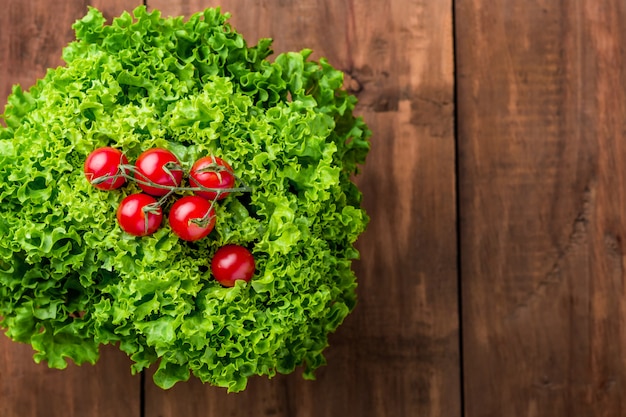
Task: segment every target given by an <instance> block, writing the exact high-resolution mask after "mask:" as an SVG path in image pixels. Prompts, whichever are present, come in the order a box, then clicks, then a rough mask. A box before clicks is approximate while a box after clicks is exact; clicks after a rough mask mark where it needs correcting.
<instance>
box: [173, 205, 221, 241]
mask: <svg viewBox="0 0 626 417" xmlns="http://www.w3.org/2000/svg"><path fill="white" fill-rule="evenodd" d="M169 221H170V226H171V228H172V231H173V232H174V233H175V234H176V235H177V236H178V237H180V238H181V239H183V240H188V241H194V240H199V239H202V238H203V237H206V236H207V235H208V234H209V233H211V230H213V227H215V210H214V209H213V208H212V207H211V203H210V202H209V201H207V200H205V199H204V198H202V197H198V196H195V195H189V196H185V197H182V198H181V199H179V200H177V201H176V202H175V203H174V204H173V205H172V208H171V209H170V214H169Z"/></svg>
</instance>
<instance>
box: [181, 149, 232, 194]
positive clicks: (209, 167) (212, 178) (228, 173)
mask: <svg viewBox="0 0 626 417" xmlns="http://www.w3.org/2000/svg"><path fill="white" fill-rule="evenodd" d="M189 183H190V184H191V186H192V187H205V188H218V189H228V188H233V187H234V185H235V174H234V172H233V169H232V168H231V167H230V165H228V163H227V162H226V161H224V160H223V159H221V158H218V157H217V156H205V157H204V158H200V159H198V160H197V161H196V162H195V163H194V164H193V166H192V167H191V171H189ZM195 194H196V195H199V196H200V197H204V198H206V199H207V200H214V199H215V198H217V199H218V200H222V199H224V198H226V196H227V195H228V193H227V192H219V193H218V192H216V191H195Z"/></svg>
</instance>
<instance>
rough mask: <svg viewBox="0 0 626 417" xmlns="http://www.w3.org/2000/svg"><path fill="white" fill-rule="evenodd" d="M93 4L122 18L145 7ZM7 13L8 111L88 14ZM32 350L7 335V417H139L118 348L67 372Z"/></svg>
mask: <svg viewBox="0 0 626 417" xmlns="http://www.w3.org/2000/svg"><path fill="white" fill-rule="evenodd" d="M90 4H92V5H94V6H96V7H99V8H101V9H102V10H104V12H105V15H106V16H109V17H110V16H113V15H117V14H119V13H120V12H121V10H123V9H124V8H125V7H126V8H132V7H134V6H135V5H136V4H137V2H136V1H129V0H126V1H124V0H117V1H113V2H110V1H109V2H107V1H104V0H101V1H96V2H91V3H90ZM2 6H3V11H2V13H0V44H1V45H3V48H0V106H1V107H2V108H4V104H5V103H6V97H7V95H8V94H9V93H10V91H11V86H12V85H13V84H21V85H22V86H23V87H24V88H28V87H29V86H31V85H32V84H33V83H34V82H35V80H36V79H37V78H40V77H42V76H43V75H44V74H45V72H46V69H47V68H49V67H55V66H58V65H61V64H62V61H61V49H62V48H63V46H64V45H66V44H67V43H68V42H69V41H70V40H72V39H73V35H74V34H73V31H72V29H71V24H72V23H73V22H74V21H75V20H76V19H78V18H80V17H82V16H83V15H84V14H85V13H86V12H87V8H86V5H85V2H84V1H63V2H50V1H45V0H34V1H28V2H24V1H21V0H4V1H3V3H2ZM32 356H33V351H32V348H31V347H30V346H28V345H23V344H18V343H15V342H12V341H10V340H9V339H8V338H7V337H5V336H4V335H2V336H0V415H1V416H3V417H18V416H19V417H35V416H37V417H55V416H64V417H83V416H94V417H105V416H106V417H108V416H110V417H113V416H120V415H123V416H131V417H132V416H139V414H140V389H141V386H140V378H139V377H138V376H137V377H131V375H130V360H129V359H128V358H126V356H125V355H124V354H123V353H121V352H119V351H118V350H117V349H116V348H114V347H111V346H109V347H105V348H103V349H101V358H100V360H99V362H98V364H97V365H96V366H90V365H84V366H82V367H78V366H73V365H70V366H69V367H68V369H66V370H63V371H59V370H52V369H49V368H48V367H47V366H46V365H45V364H40V365H37V364H35V363H34V362H33V359H32Z"/></svg>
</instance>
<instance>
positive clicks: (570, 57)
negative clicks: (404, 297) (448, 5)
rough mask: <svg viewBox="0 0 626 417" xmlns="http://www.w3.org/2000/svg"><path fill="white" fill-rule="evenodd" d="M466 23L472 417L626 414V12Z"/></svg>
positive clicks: (558, 7) (526, 11) (502, 15)
mask: <svg viewBox="0 0 626 417" xmlns="http://www.w3.org/2000/svg"><path fill="white" fill-rule="evenodd" d="M455 12H456V16H457V19H456V22H457V26H456V41H457V43H456V45H457V55H456V58H457V70H458V87H457V93H458V95H457V97H458V102H457V105H458V132H459V134H458V146H459V182H460V204H459V207H460V221H461V228H460V230H461V233H460V236H461V240H460V248H461V261H462V268H461V278H462V287H461V290H462V295H463V296H462V306H463V307H462V313H463V320H462V328H463V335H464V338H463V346H464V349H463V357H464V364H465V367H464V376H465V379H464V389H465V396H464V397H465V415H466V416H467V417H477V416H503V415H506V416H536V417H541V416H546V417H547V416H621V415H624V414H623V413H624V411H623V410H624V406H625V405H626V404H624V399H623V398H624V397H623V393H624V389H625V388H626V385H625V384H626V381H625V378H626V360H625V358H626V357H625V356H624V351H625V350H626V331H625V329H626V304H625V303H624V295H625V294H624V293H625V290H626V288H625V286H624V279H625V275H624V261H625V259H626V258H625V257H624V248H623V244H622V242H623V238H624V236H625V233H626V217H625V216H624V213H625V208H626V206H625V204H626V171H624V168H623V167H624V166H625V164H626V142H625V140H624V139H625V138H624V133H625V129H624V128H625V124H624V120H626V94H625V93H624V89H623V88H622V86H623V85H624V84H625V82H626V78H625V77H626V73H625V70H624V67H625V65H626V52H625V50H624V48H623V45H624V41H625V40H626V30H625V26H624V24H623V22H624V21H626V4H625V3H624V2H623V1H620V0H610V1H605V2H597V1H595V0H581V1H574V2H547V1H539V0H531V1H526V0H524V1H522V0H511V1H509V0H496V1H489V2H487V1H484V0H468V1H457V3H456V11H455Z"/></svg>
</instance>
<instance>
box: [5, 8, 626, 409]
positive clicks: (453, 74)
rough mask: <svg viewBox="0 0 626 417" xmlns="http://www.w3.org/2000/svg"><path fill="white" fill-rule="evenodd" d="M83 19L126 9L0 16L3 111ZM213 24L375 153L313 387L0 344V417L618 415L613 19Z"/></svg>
mask: <svg viewBox="0 0 626 417" xmlns="http://www.w3.org/2000/svg"><path fill="white" fill-rule="evenodd" d="M86 3H89V4H90V5H93V6H96V7H98V8H100V9H101V10H103V11H104V13H105V15H106V16H107V17H109V18H111V17H113V16H116V15H118V14H120V13H121V12H122V11H123V10H132V9H133V8H134V7H136V6H138V5H139V4H141V2H139V1H136V0H114V1H106V0H92V1H90V2H85V1H82V0H65V1H52V0H31V1H23V0H3V1H2V13H0V45H2V47H1V48H0V97H1V98H0V102H2V103H4V100H5V98H6V96H7V95H8V93H9V91H10V88H11V85H12V84H15V83H20V84H21V85H23V86H24V87H28V86H30V85H32V84H33V83H34V81H35V80H36V79H37V78H39V77H41V76H43V74H44V73H45V70H46V68H48V67H52V66H56V65H60V64H61V63H62V62H61V59H60V57H61V49H62V47H63V46H64V45H65V44H67V43H68V42H69V41H70V40H71V39H72V37H73V32H72V30H71V23H72V22H74V21H75V20H76V19H78V18H80V17H82V16H83V15H84V14H85V13H86V5H85V4H86ZM146 3H147V6H148V7H149V8H150V9H153V8H158V9H161V10H162V11H163V14H165V15H181V14H182V15H189V14H190V13H192V12H195V11H199V10H201V9H203V8H204V7H209V6H217V5H218V2H216V1H209V0H205V1H203V0H185V1H184V0H148V1H147V2H146ZM219 5H221V6H222V10H223V11H228V12H231V13H232V15H233V17H232V19H231V23H232V24H233V26H234V27H235V28H236V29H237V30H238V31H240V32H242V33H243V34H244V36H246V39H248V41H249V43H254V42H255V41H256V40H257V39H259V38H261V37H272V38H274V39H275V43H274V49H275V51H276V52H282V51H287V50H300V49H302V48H312V49H313V50H314V51H315V55H314V57H315V58H319V57H322V56H324V57H327V58H328V59H329V60H330V62H331V63H332V64H333V65H335V66H336V67H338V68H339V69H341V70H343V71H344V72H345V73H346V87H347V88H348V89H349V90H351V91H352V92H353V93H355V94H356V95H357V96H358V97H359V100H360V102H359V103H360V104H359V107H358V114H359V115H362V116H363V117H364V118H365V119H366V121H367V123H368V124H369V126H370V128H371V129H372V130H373V133H374V135H373V137H372V151H371V154H370V156H369V158H368V161H367V165H366V167H365V169H364V170H363V173H362V175H360V176H359V177H358V178H357V182H358V184H359V186H360V187H361V189H362V191H363V192H364V205H365V208H366V209H367V211H368V213H369V214H370V216H371V218H372V221H371V224H370V226H369V228H368V230H367V232H366V233H365V234H364V235H363V236H362V237H361V239H360V240H359V242H358V248H359V249H360V251H361V256H362V260H361V261H359V262H357V263H355V265H354V268H355V271H356V273H357V275H358V277H359V288H358V294H359V304H358V306H357V308H356V310H355V311H354V313H353V314H352V315H350V316H349V318H348V319H347V320H346V322H345V323H344V324H343V325H342V326H341V327H340V328H339V330H338V332H337V333H336V334H334V335H332V337H331V346H330V347H329V348H328V349H327V351H326V356H327V359H328V366H326V367H323V368H321V369H320V370H319V371H318V373H317V380H316V381H314V382H311V381H304V380H303V379H302V378H301V377H300V374H299V373H298V372H296V373H295V374H293V375H289V376H278V377H276V378H274V379H272V380H267V379H265V378H256V379H253V380H251V382H250V384H249V388H248V389H247V390H246V391H245V392H243V393H240V394H226V392H225V391H224V390H223V389H220V388H212V387H209V386H203V385H202V384H200V383H198V382H197V381H190V382H188V383H180V384H178V385H176V386H175V387H174V388H173V389H171V390H169V391H162V390H160V389H159V388H156V387H155V386H154V384H153V383H152V381H151V378H150V376H151V375H150V374H148V375H144V376H143V377H142V376H134V377H133V376H131V375H130V371H129V366H130V361H129V360H128V359H127V358H126V357H125V356H124V355H123V354H122V353H120V352H118V351H117V350H116V349H115V348H103V349H102V355H101V359H100V361H99V362H98V364H97V365H96V366H83V367H76V366H70V367H69V368H68V369H67V370H64V371H57V370H50V369H48V368H47V367H46V366H45V365H36V364H34V363H33V361H32V353H33V352H32V349H31V348H30V346H25V345H20V344H17V343H14V342H11V341H9V340H8V339H7V338H6V337H2V339H1V340H0V416H2V417H17V416H19V417H34V416H38V417H39V416H41V417H56V416H64V417H85V416H91V417H105V416H111V417H113V416H116V417H117V416H128V417H177V416H188V417H196V416H219V417H226V416H277V417H280V416H285V417H287V416H289V417H294V416H297V417H309V416H310V417H317V416H320V417H321V416H323V417H352V416H355V417H370V416H371V417H374V416H377V417H378V416H389V417H403V416H406V417H418V416H420V417H426V416H432V417H457V416H459V417H460V416H466V417H482V416H484V417H490V416H493V417H500V416H506V417H511V416H529V417H530V416H534V417H541V416H545V417H548V416H550V417H554V416H557V417H561V416H562V417H571V416H585V417H588V416H620V415H625V414H626V411H623V410H624V409H626V404H622V403H623V402H624V403H626V397H625V396H624V395H623V394H624V392H625V390H626V326H625V325H626V283H625V279H626V275H625V262H626V261H625V259H626V258H625V257H624V253H625V252H624V251H625V249H624V243H623V241H624V238H625V237H626V168H625V164H626V141H625V138H624V136H625V134H626V88H625V86H626V47H625V46H624V45H626V23H625V22H626V2H624V1H623V0H604V1H599V0H572V1H551V0H491V1H487V0H431V1H423V0H390V1H369V0H359V1H356V0H346V1H336V0H298V1H295V0H246V1H241V0H240V1H235V0H224V1H223V2H221V3H219ZM623 398H624V401H623V400H622V399H623Z"/></svg>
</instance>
